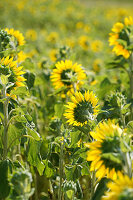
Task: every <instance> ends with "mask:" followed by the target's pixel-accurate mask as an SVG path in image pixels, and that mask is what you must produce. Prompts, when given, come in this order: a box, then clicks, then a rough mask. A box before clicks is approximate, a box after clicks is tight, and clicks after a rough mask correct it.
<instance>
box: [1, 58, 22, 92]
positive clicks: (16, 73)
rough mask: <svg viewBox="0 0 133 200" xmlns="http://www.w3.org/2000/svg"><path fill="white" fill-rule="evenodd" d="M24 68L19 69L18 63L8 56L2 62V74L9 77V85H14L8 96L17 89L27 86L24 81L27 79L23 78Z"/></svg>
mask: <svg viewBox="0 0 133 200" xmlns="http://www.w3.org/2000/svg"><path fill="white" fill-rule="evenodd" d="M22 68H23V67H22V66H19V67H17V61H13V57H12V58H9V56H7V57H5V58H4V57H3V58H2V59H1V60H0V74H3V75H6V76H8V81H9V83H13V84H14V85H13V86H12V87H10V88H9V89H8V91H7V93H8V94H9V93H10V91H11V90H12V89H16V87H20V86H25V84H24V81H25V80H26V79H25V78H24V77H23V76H22V75H23V74H24V73H25V72H24V71H22Z"/></svg>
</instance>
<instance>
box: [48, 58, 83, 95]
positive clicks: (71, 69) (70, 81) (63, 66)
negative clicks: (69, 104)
mask: <svg viewBox="0 0 133 200" xmlns="http://www.w3.org/2000/svg"><path fill="white" fill-rule="evenodd" d="M55 67H56V68H55V69H53V72H52V73H51V81H52V82H53V86H54V87H55V89H56V90H57V89H60V88H62V87H64V86H66V89H67V95H70V94H72V93H74V87H75V89H76V90H79V88H80V87H81V85H83V83H84V79H85V78H86V74H85V72H84V70H83V69H82V68H81V65H78V64H77V63H75V64H73V63H72V61H70V60H65V61H63V60H62V61H60V62H57V63H56V64H55Z"/></svg>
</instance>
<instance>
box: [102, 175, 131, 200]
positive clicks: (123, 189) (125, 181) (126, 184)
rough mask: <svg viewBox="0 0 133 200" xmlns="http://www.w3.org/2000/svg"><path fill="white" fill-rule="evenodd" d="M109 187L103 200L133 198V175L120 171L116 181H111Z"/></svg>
mask: <svg viewBox="0 0 133 200" xmlns="http://www.w3.org/2000/svg"><path fill="white" fill-rule="evenodd" d="M107 187H108V188H109V189H110V190H109V191H107V192H106V193H105V196H103V197H102V198H101V200H133V177H132V178H129V177H128V176H127V175H122V174H121V173H118V179H117V180H116V181H115V182H109V183H108V184H107Z"/></svg>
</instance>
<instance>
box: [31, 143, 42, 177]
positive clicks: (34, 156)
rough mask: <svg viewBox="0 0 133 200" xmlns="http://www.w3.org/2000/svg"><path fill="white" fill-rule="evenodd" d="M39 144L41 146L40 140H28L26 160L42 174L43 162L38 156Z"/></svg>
mask: <svg viewBox="0 0 133 200" xmlns="http://www.w3.org/2000/svg"><path fill="white" fill-rule="evenodd" d="M40 146H41V143H40V141H36V140H30V142H29V151H28V162H29V163H30V164H31V165H32V166H35V167H36V168H37V170H38V172H39V174H40V175H42V174H43V171H44V168H45V165H44V164H43V162H42V159H41V156H40Z"/></svg>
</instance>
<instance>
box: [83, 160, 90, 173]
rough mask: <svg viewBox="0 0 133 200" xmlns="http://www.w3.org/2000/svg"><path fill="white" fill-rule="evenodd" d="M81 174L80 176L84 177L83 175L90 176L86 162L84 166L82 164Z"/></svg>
mask: <svg viewBox="0 0 133 200" xmlns="http://www.w3.org/2000/svg"><path fill="white" fill-rule="evenodd" d="M81 174H82V176H84V175H90V171H89V164H88V162H86V163H84V165H83V164H82V170H81Z"/></svg>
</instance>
